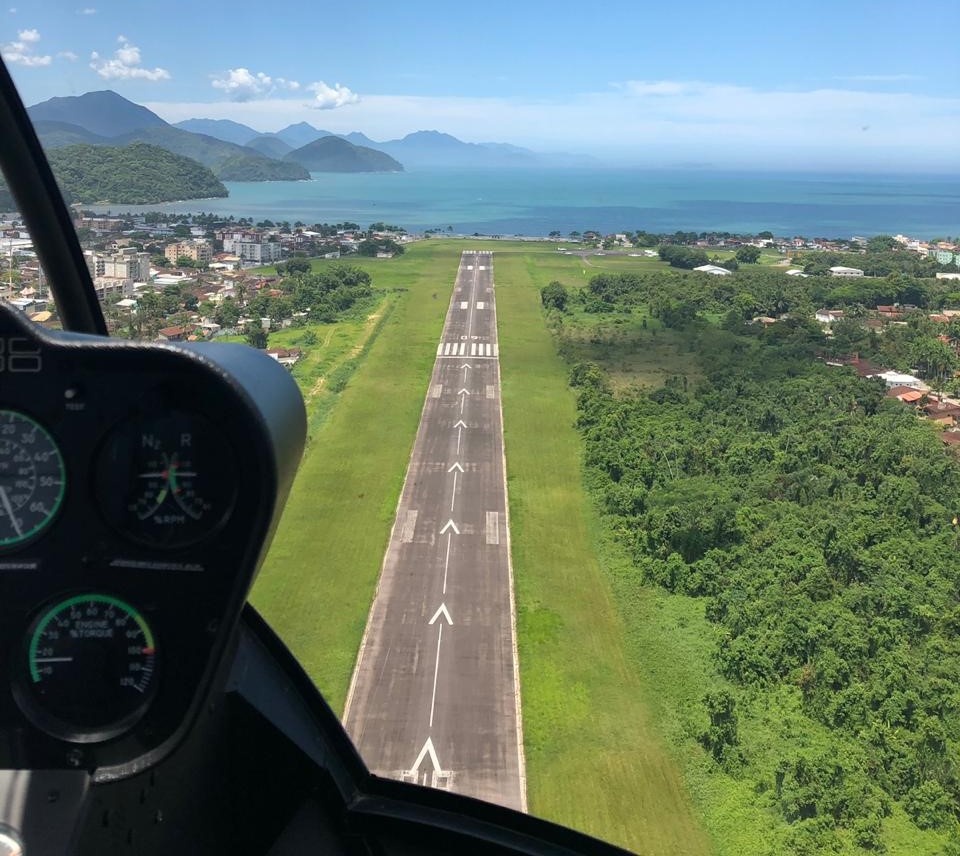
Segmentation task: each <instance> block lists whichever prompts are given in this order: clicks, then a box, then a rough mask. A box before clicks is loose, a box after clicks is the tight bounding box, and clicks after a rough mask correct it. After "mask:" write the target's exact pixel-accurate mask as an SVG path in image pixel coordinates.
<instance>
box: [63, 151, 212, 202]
mask: <svg viewBox="0 0 960 856" xmlns="http://www.w3.org/2000/svg"><path fill="white" fill-rule="evenodd" d="M47 156H48V158H49V160H50V166H51V167H52V169H53V172H54V175H55V176H56V178H57V182H58V183H59V184H60V187H61V189H62V190H63V191H64V193H65V195H66V196H67V197H68V198H70V199H71V200H72V201H74V202H83V203H94V202H112V203H115V204H118V205H141V204H149V203H154V202H173V201H176V200H180V199H206V198H208V197H211V196H226V195H227V189H226V187H224V186H223V183H222V182H221V181H220V180H219V179H218V178H217V177H216V176H215V175H214V174H213V173H212V172H211V171H210V170H209V169H207V167H205V166H203V165H201V164H199V163H197V162H196V161H193V160H190V158H185V157H181V156H180V155H175V154H173V153H172V152H168V151H167V150H166V149H161V148H160V147H158V146H151V145H148V144H146V143H133V144H132V145H129V146H123V147H122V148H118V147H107V146H89V145H75V146H64V147H62V148H58V149H52V150H51V151H49V152H48V153H47Z"/></svg>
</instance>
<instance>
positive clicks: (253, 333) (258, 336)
mask: <svg viewBox="0 0 960 856" xmlns="http://www.w3.org/2000/svg"><path fill="white" fill-rule="evenodd" d="M244 339H245V340H246V342H247V344H248V345H249V346H250V347H251V348H257V349H258V350H260V351H263V350H266V347H267V331H266V330H264V329H263V325H262V324H261V323H260V321H258V320H253V321H251V322H249V323H248V324H247V329H246V332H245V333H244Z"/></svg>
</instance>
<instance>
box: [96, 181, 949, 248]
mask: <svg viewBox="0 0 960 856" xmlns="http://www.w3.org/2000/svg"><path fill="white" fill-rule="evenodd" d="M227 188H228V189H229V191H230V196H229V197H228V198H226V199H205V200H191V201H187V202H174V203H167V204H164V205H148V206H116V205H114V206H98V207H97V208H96V210H97V211H99V212H107V211H112V212H120V211H149V210H158V211H167V212H182V213H186V212H192V213H197V212H201V211H203V212H208V213H216V214H224V215H229V214H233V215H234V216H236V217H251V218H253V219H254V221H259V220H264V219H270V220H274V221H283V220H288V221H290V222H291V223H293V222H296V221H298V220H299V221H302V222H304V223H307V224H310V223H337V222H344V221H352V222H355V223H359V224H360V225H361V226H368V225H369V224H370V223H373V222H376V221H383V222H385V223H389V224H393V225H398V226H403V227H404V228H406V229H408V230H410V231H421V230H424V229H441V230H443V231H447V230H448V227H452V231H453V232H454V233H457V234H473V233H474V232H479V233H481V234H484V235H546V234H548V233H549V232H551V231H554V230H557V231H560V232H561V233H562V234H564V235H566V234H568V233H569V232H571V231H574V230H576V231H580V232H583V231H585V230H587V229H595V230H597V231H600V232H603V233H609V232H616V231H622V230H630V231H636V230H639V229H645V230H646V231H648V232H674V231H677V230H684V231H697V232H701V231H714V230H715V231H728V232H746V233H756V232H760V231H763V230H765V229H768V230H770V231H772V232H773V233H774V234H777V235H788V236H790V235H805V236H807V237H827V238H829V237H850V236H853V235H864V236H870V235H875V234H880V233H893V234H897V233H902V234H906V235H911V236H914V237H918V238H932V237H937V236H946V235H951V236H957V235H960V174H958V175H954V176H932V175H863V174H860V175H858V174H850V173H846V174H814V173H796V174H785V173H760V172H754V173H743V172H740V173H734V172H713V171H706V170H630V169H549V170H546V169H544V170H434V171H428V170H422V171H416V172H413V171H411V172H405V173H353V174H331V173H315V174H314V176H313V180H312V181H301V182H289V181H276V182H262V183H237V182H230V183H227Z"/></svg>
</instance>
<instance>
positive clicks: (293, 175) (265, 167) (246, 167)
mask: <svg viewBox="0 0 960 856" xmlns="http://www.w3.org/2000/svg"><path fill="white" fill-rule="evenodd" d="M216 174H217V177H218V178H219V179H220V180H221V181H305V180H306V179H308V178H310V173H309V172H307V171H306V170H305V169H304V168H303V167H302V166H300V165H299V164H296V163H288V162H286V161H280V160H271V159H267V158H256V157H246V156H244V155H237V156H235V157H231V158H227V159H226V160H225V161H223V163H221V164H220V165H219V166H218V167H216Z"/></svg>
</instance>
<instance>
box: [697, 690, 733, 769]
mask: <svg viewBox="0 0 960 856" xmlns="http://www.w3.org/2000/svg"><path fill="white" fill-rule="evenodd" d="M703 705H704V707H706V709H707V715H708V716H709V717H710V727H709V728H708V729H707V730H706V731H704V732H703V733H702V734H701V735H700V742H701V744H703V747H704V748H705V749H706V750H707V751H708V752H709V753H710V754H711V755H713V760H714V761H716V762H717V763H718V764H723V763H724V762H725V761H729V760H731V756H732V750H733V748H734V747H735V746H736V745H737V744H738V743H739V742H740V737H739V735H738V733H737V714H736V713H735V708H736V700H735V699H734V697H733V695H732V694H731V693H730V692H729V691H728V690H717V691H715V692H709V693H707V694H706V695H705V696H704V698H703Z"/></svg>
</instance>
